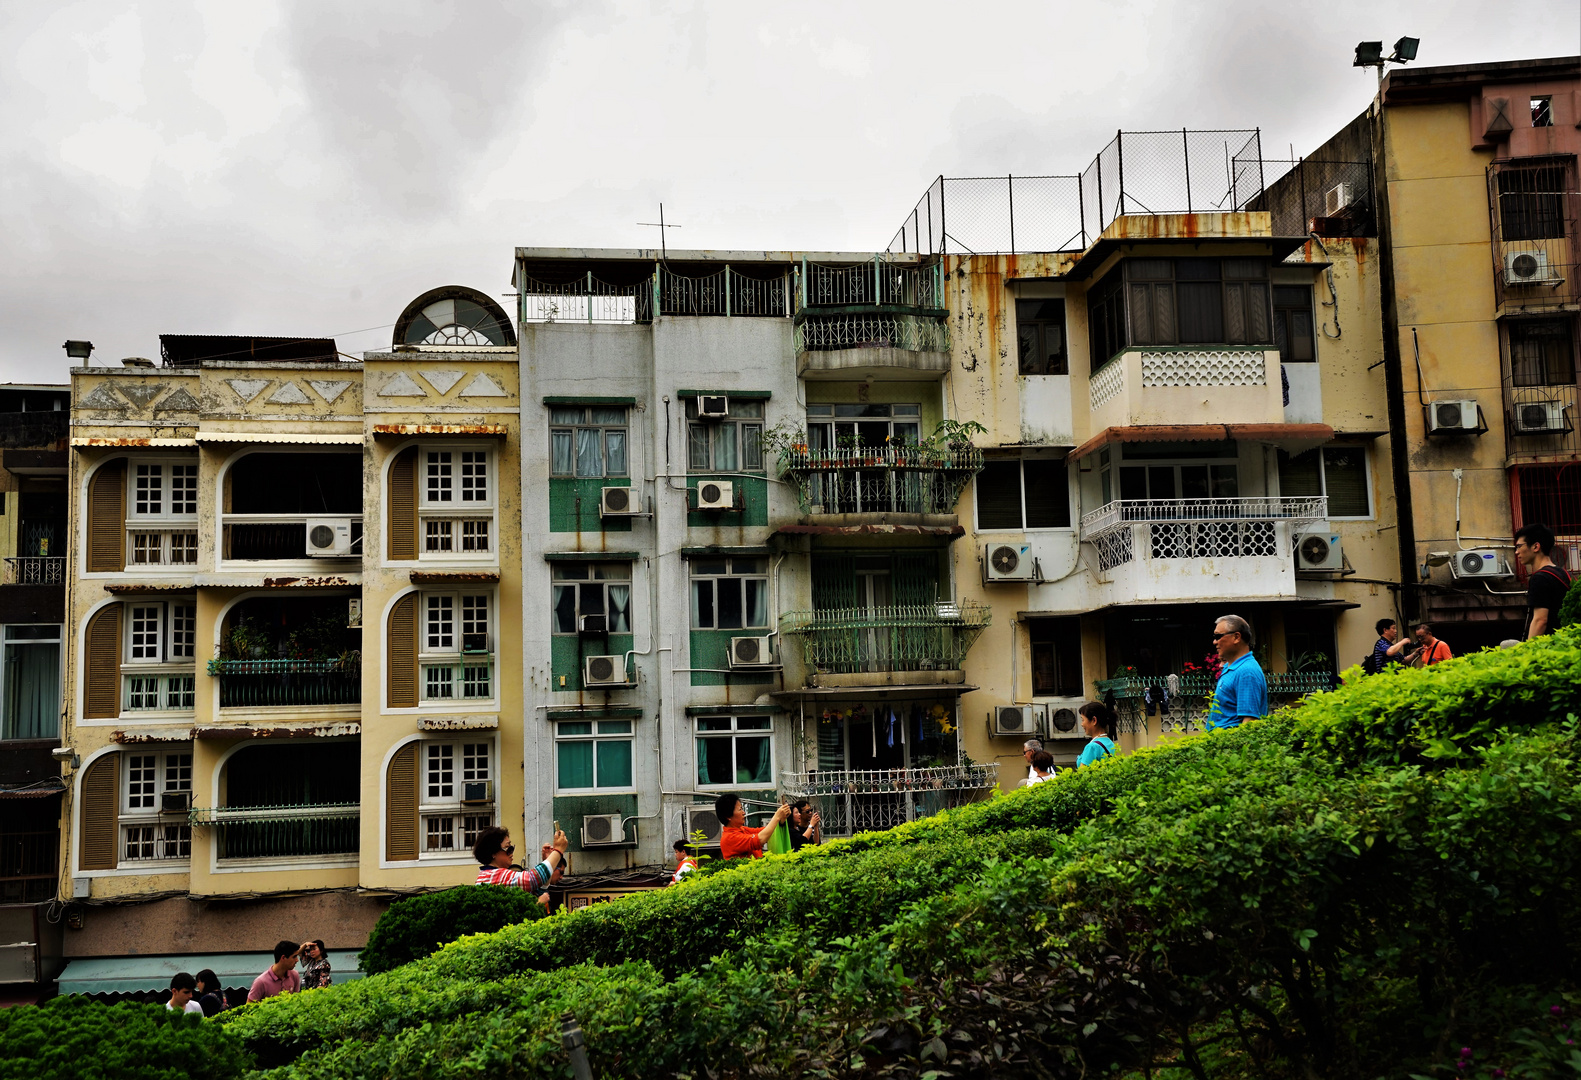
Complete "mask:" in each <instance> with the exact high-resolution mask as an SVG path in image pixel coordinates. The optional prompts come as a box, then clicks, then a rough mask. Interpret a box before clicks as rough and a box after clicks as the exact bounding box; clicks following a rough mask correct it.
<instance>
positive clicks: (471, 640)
mask: <svg viewBox="0 0 1581 1080" xmlns="http://www.w3.org/2000/svg"><path fill="white" fill-rule="evenodd" d="M461 651H462V652H464V653H483V654H486V653H488V652H489V636H488V635H487V634H462V635H461Z"/></svg>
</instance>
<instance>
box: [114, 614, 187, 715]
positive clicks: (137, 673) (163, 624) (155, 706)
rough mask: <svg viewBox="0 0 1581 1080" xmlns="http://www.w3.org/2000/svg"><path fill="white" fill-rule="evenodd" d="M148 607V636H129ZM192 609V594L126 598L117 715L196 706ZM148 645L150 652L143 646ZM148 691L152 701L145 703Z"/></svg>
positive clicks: (166, 711)
mask: <svg viewBox="0 0 1581 1080" xmlns="http://www.w3.org/2000/svg"><path fill="white" fill-rule="evenodd" d="M150 610H151V612H152V618H153V620H154V623H155V627H154V631H153V633H154V642H153V643H152V645H149V644H148V643H147V642H135V641H134V640H133V627H134V626H136V625H137V622H138V620H139V619H146V618H148V617H149V615H148V614H144V613H147V612H150ZM197 610H198V605H197V600H196V598H193V599H187V598H184V597H177V598H170V597H157V598H151V599H146V600H134V601H128V602H127V604H126V607H125V609H124V611H123V613H122V616H121V618H122V646H121V666H120V692H121V713H122V715H132V716H142V715H146V714H149V713H190V712H192V711H193V710H194V709H195V708H196V707H197V656H196V653H197ZM181 623H186V625H185V626H181V625H180V624H181ZM147 632H148V631H147V630H146V629H145V630H144V631H143V633H145V634H146V633H147ZM183 639H189V640H183ZM150 648H151V649H152V655H148V654H146V653H145V652H143V651H144V650H147V649H150ZM134 650H135V652H134ZM139 654H140V655H139ZM150 694H151V695H153V703H152V704H149V703H148V698H147V695H150Z"/></svg>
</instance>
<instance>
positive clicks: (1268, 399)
mask: <svg viewBox="0 0 1581 1080" xmlns="http://www.w3.org/2000/svg"><path fill="white" fill-rule="evenodd" d="M1087 395H1088V403H1089V405H1090V406H1091V408H1092V429H1093V430H1094V431H1101V430H1103V429H1104V428H1120V427H1140V426H1154V425H1157V426H1178V425H1182V424H1283V423H1284V422H1285V406H1284V394H1283V391H1282V389H1281V384H1280V379H1279V350H1278V349H1273V348H1266V349H1265V348H1260V347H1253V348H1246V347H1237V346H1231V345H1224V346H1214V347H1208V348H1190V347H1187V348H1177V347H1168V348H1165V347H1148V348H1129V349H1126V350H1124V351H1123V352H1121V353H1119V354H1118V355H1116V356H1115V357H1114V358H1113V359H1111V360H1109V361H1108V362H1107V363H1105V364H1104V365H1103V366H1102V367H1100V368H1099V369H1098V370H1097V371H1095V372H1093V373H1092V377H1091V379H1089V380H1088V383H1087Z"/></svg>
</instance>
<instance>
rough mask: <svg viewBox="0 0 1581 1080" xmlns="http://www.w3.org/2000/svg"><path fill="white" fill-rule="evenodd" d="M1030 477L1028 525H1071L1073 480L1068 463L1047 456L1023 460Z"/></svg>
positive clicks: (1027, 475) (1058, 527)
mask: <svg viewBox="0 0 1581 1080" xmlns="http://www.w3.org/2000/svg"><path fill="white" fill-rule="evenodd" d="M1021 468H1022V470H1023V471H1024V474H1025V477H1026V481H1025V482H1026V499H1027V528H1029V529H1068V528H1070V481H1069V480H1068V479H1067V478H1066V463H1065V462H1064V461H1050V460H1047V459H1032V460H1029V461H1023V462H1022V463H1021Z"/></svg>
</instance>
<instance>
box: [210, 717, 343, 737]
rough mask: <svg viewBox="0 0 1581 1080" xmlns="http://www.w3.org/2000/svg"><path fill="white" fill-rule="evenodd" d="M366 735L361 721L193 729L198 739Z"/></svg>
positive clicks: (226, 725)
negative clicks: (363, 733) (363, 732)
mask: <svg viewBox="0 0 1581 1080" xmlns="http://www.w3.org/2000/svg"><path fill="white" fill-rule="evenodd" d="M361 734H362V722H361V721H359V720H321V721H317V722H313V721H309V722H307V723H302V724H277V725H275V726H273V727H263V726H261V725H259V724H202V725H199V726H198V727H195V728H193V729H192V737H193V738H194V739H309V738H312V739H339V738H344V737H348V736H352V735H361Z"/></svg>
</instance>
